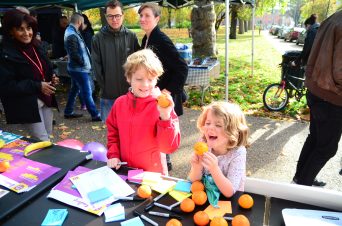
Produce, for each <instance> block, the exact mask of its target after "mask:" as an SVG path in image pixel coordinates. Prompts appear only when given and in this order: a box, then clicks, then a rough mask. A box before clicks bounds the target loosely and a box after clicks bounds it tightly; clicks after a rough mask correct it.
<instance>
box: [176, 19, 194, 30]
mask: <svg viewBox="0 0 342 226" xmlns="http://www.w3.org/2000/svg"><path fill="white" fill-rule="evenodd" d="M190 27H191V22H190V21H188V20H185V21H182V22H178V23H176V28H190Z"/></svg>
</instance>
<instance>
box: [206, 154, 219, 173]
mask: <svg viewBox="0 0 342 226" xmlns="http://www.w3.org/2000/svg"><path fill="white" fill-rule="evenodd" d="M202 165H203V167H204V168H205V169H207V170H208V171H209V172H210V173H212V171H214V170H217V169H219V167H218V160H217V157H216V156H215V155H214V154H213V153H211V152H209V151H208V152H205V153H204V154H203V157H202Z"/></svg>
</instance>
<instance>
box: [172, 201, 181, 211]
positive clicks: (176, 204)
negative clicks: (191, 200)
mask: <svg viewBox="0 0 342 226" xmlns="http://www.w3.org/2000/svg"><path fill="white" fill-rule="evenodd" d="M180 204H181V201H179V202H176V203H174V204H172V205H171V206H170V208H171V209H172V208H173V207H175V206H178V205H180Z"/></svg>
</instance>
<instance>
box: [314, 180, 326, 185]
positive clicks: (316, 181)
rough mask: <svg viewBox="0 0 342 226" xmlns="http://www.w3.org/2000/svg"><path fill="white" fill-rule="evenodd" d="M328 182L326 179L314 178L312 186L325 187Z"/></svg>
mask: <svg viewBox="0 0 342 226" xmlns="http://www.w3.org/2000/svg"><path fill="white" fill-rule="evenodd" d="M326 184H327V183H325V182H324V181H319V180H317V179H315V180H314V182H313V183H312V186H315V187H324V186H325V185H326Z"/></svg>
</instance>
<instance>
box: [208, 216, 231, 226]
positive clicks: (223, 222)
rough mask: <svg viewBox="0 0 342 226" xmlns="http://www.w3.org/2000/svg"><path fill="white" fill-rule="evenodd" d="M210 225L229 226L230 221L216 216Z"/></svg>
mask: <svg viewBox="0 0 342 226" xmlns="http://www.w3.org/2000/svg"><path fill="white" fill-rule="evenodd" d="M210 226H228V222H227V221H226V220H225V219H224V218H223V217H214V218H213V219H212V220H211V221H210Z"/></svg>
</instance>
